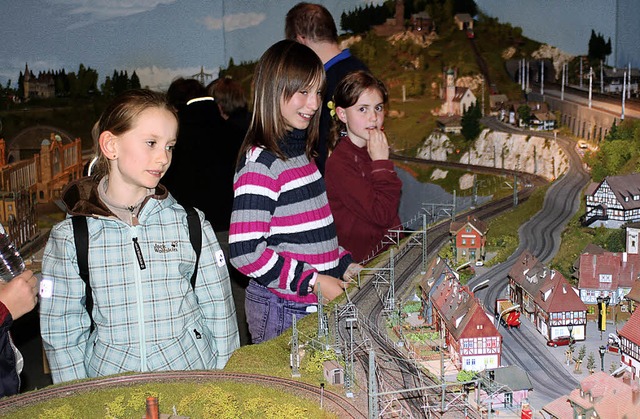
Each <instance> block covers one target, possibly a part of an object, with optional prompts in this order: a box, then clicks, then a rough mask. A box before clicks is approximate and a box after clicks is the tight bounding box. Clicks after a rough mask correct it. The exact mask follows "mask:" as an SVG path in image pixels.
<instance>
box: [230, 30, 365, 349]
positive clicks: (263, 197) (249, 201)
mask: <svg viewBox="0 0 640 419" xmlns="http://www.w3.org/2000/svg"><path fill="white" fill-rule="evenodd" d="M253 80H254V100H253V103H254V104H255V105H254V106H255V108H254V116H253V119H252V121H251V126H250V127H249V131H248V132H247V136H246V137H245V140H244V143H243V144H242V147H241V153H240V156H239V159H238V166H237V171H236V175H235V181H234V191H235V198H234V203H233V212H232V214H231V227H230V230H229V243H230V249H231V263H232V264H233V265H234V266H235V267H236V268H238V270H239V271H240V272H241V273H243V274H245V275H247V276H249V277H250V278H252V280H251V281H250V283H249V286H248V287H247V290H246V291H247V296H246V299H245V310H246V313H247V321H248V323H249V332H250V333H251V338H252V341H253V343H259V342H263V341H266V340H269V339H271V338H274V337H276V336H278V335H280V334H281V333H282V332H283V331H284V330H286V329H287V328H289V327H290V326H291V324H292V317H293V315H295V316H296V318H297V319H299V318H302V317H303V316H305V315H307V314H308V313H310V312H313V311H314V309H316V307H315V306H316V305H317V302H318V297H317V294H318V290H321V292H322V296H323V298H325V299H326V300H332V299H334V298H335V297H337V296H339V295H341V294H342V292H343V290H344V289H345V287H346V286H347V282H346V281H349V280H350V278H351V275H353V274H354V272H357V269H358V268H359V266H358V265H357V264H354V263H353V259H352V258H351V255H350V254H349V253H348V252H346V251H345V250H344V249H343V248H342V247H340V246H339V245H338V238H337V237H336V231H335V226H334V223H333V216H332V215H331V211H330V209H329V202H328V201H327V195H326V191H325V186H324V181H323V179H322V176H321V175H320V173H319V172H318V168H317V167H316V165H315V164H313V163H312V162H311V158H312V153H313V146H314V144H315V141H316V139H317V136H318V122H319V117H320V115H319V112H320V106H321V102H322V88H323V86H324V71H323V69H322V63H321V62H320V59H319V58H318V56H317V55H316V54H315V53H314V52H313V51H312V50H311V49H309V48H308V47H306V46H304V45H302V44H299V43H297V42H295V41H291V40H283V41H280V42H278V43H276V44H274V45H272V46H271V47H270V48H269V49H268V50H267V51H266V52H265V53H264V54H263V55H262V57H261V58H260V60H259V62H258V64H257V66H256V69H255V72H254V78H253Z"/></svg>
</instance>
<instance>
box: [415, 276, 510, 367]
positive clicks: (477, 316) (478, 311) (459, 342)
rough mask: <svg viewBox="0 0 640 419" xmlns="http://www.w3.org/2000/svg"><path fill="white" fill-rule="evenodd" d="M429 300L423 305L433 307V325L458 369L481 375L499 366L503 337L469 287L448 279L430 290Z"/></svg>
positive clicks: (447, 277) (449, 277) (452, 278)
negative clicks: (482, 371) (476, 372)
mask: <svg viewBox="0 0 640 419" xmlns="http://www.w3.org/2000/svg"><path fill="white" fill-rule="evenodd" d="M423 290H424V288H423ZM423 292H424V291H423ZM423 295H424V294H423ZM429 299H430V300H429V302H428V303H426V302H425V301H424V300H423V305H424V304H430V305H432V307H433V324H434V325H435V326H436V328H437V329H439V331H440V333H441V334H442V335H443V337H444V339H445V343H446V345H447V348H448V351H449V356H450V358H451V362H452V363H453V364H454V365H455V366H456V368H458V369H459V370H467V371H481V370H484V369H487V368H496V367H498V366H500V357H501V352H502V336H501V335H500V333H498V330H497V329H496V327H495V326H494V324H493V322H492V321H491V320H490V319H489V317H488V316H487V315H486V313H485V312H484V309H483V308H482V305H481V304H480V301H478V299H477V298H476V297H475V296H474V294H473V293H472V292H471V291H470V290H469V289H468V288H467V287H465V286H462V285H460V282H459V281H458V279H457V278H456V277H455V276H451V275H446V277H445V279H444V280H440V281H439V283H434V284H433V285H432V286H431V287H430V291H429Z"/></svg>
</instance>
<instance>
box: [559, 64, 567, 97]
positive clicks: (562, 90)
mask: <svg viewBox="0 0 640 419" xmlns="http://www.w3.org/2000/svg"><path fill="white" fill-rule="evenodd" d="M567 78H568V77H567V63H564V64H562V83H561V85H560V100H564V85H565V83H566V82H567Z"/></svg>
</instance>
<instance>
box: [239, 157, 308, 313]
mask: <svg viewBox="0 0 640 419" xmlns="http://www.w3.org/2000/svg"><path fill="white" fill-rule="evenodd" d="M279 194H280V186H279V182H278V179H277V176H275V175H274V174H273V173H271V172H270V170H269V168H268V167H267V166H266V165H264V164H262V163H260V162H255V161H251V160H249V161H247V163H246V164H245V165H244V166H243V167H242V168H241V169H240V171H238V173H236V177H235V182H234V204H233V211H232V213H231V226H230V228H229V244H230V253H231V264H232V265H233V266H235V267H236V268H237V269H238V270H239V271H240V272H241V273H243V274H244V275H247V276H248V277H250V278H253V279H255V280H256V281H257V282H259V283H260V284H262V285H264V286H266V287H268V288H274V289H282V290H287V291H288V292H295V293H296V294H297V295H299V296H300V297H307V296H308V298H310V301H309V302H311V299H312V298H314V297H315V296H313V295H310V293H309V283H310V281H311V280H312V279H313V280H315V277H316V275H317V270H316V269H315V268H313V267H312V266H311V265H310V264H308V263H305V262H302V261H299V260H296V259H294V258H292V257H291V256H288V255H282V254H280V253H278V252H277V251H276V249H275V246H273V245H270V243H269V236H270V234H271V227H272V217H273V213H274V211H275V209H276V205H277V201H278V196H279Z"/></svg>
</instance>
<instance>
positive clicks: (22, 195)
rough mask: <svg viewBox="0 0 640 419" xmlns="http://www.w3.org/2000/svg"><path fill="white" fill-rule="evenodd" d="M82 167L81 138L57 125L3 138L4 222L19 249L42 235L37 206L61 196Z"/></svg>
mask: <svg viewBox="0 0 640 419" xmlns="http://www.w3.org/2000/svg"><path fill="white" fill-rule="evenodd" d="M82 168H83V164H82V147H81V141H80V139H79V138H75V139H72V138H71V137H70V136H69V135H68V134H66V133H64V132H63V131H60V130H57V129H55V128H52V127H32V128H28V129H26V130H24V131H22V132H21V133H20V134H18V135H17V136H16V137H15V138H14V139H13V140H12V141H11V142H10V143H9V144H7V143H5V140H4V139H2V138H0V222H1V223H2V224H3V225H4V227H5V229H6V230H7V231H8V232H9V235H10V237H11V238H12V240H13V241H14V242H15V244H16V246H17V247H18V248H21V247H22V246H24V245H25V244H27V243H28V242H29V241H31V240H33V239H34V238H35V237H36V236H37V235H38V228H37V222H36V205H37V204H40V203H49V202H53V201H55V200H56V199H58V198H59V197H60V194H61V192H62V189H63V188H64V186H65V185H66V184H67V183H69V182H70V181H72V180H75V179H78V178H80V177H81V176H82Z"/></svg>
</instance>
